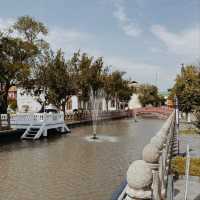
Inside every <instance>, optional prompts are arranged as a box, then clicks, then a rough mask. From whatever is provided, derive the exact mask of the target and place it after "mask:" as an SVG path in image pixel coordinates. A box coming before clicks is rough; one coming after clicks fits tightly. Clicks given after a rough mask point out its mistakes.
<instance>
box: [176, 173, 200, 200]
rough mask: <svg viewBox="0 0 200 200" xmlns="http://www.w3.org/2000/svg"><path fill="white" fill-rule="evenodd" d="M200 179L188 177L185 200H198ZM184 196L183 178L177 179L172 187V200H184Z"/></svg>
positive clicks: (199, 197)
mask: <svg viewBox="0 0 200 200" xmlns="http://www.w3.org/2000/svg"><path fill="white" fill-rule="evenodd" d="M199 190H200V177H197V176H190V177H189V184H188V198H187V200H200V192H199ZM184 195H185V176H182V177H181V178H179V180H178V181H176V182H175V186H174V200H184Z"/></svg>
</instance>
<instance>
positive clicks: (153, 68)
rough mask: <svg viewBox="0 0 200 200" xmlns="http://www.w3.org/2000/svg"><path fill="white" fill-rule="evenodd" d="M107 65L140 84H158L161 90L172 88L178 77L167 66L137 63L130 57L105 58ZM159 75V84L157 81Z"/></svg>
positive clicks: (174, 71)
mask: <svg viewBox="0 0 200 200" xmlns="http://www.w3.org/2000/svg"><path fill="white" fill-rule="evenodd" d="M105 61H106V63H108V64H110V65H112V66H113V68H114V69H118V70H120V71H125V72H127V74H126V77H127V78H129V77H131V78H132V79H133V80H135V81H139V82H140V83H150V84H156V83H158V85H159V88H160V89H161V90H166V89H168V87H170V84H169V83H173V81H174V79H175V76H176V69H175V68H174V69H171V70H169V69H168V67H167V66H165V67H163V66H160V65H158V64H155V65H154V64H150V63H146V62H142V61H136V60H134V59H131V58H130V57H114V56H105ZM157 75H158V82H157V81H156V79H157V77H156V76H157Z"/></svg>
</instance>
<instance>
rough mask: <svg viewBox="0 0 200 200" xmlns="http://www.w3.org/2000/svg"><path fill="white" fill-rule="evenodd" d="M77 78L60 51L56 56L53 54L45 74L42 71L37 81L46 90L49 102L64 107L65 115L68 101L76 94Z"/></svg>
mask: <svg viewBox="0 0 200 200" xmlns="http://www.w3.org/2000/svg"><path fill="white" fill-rule="evenodd" d="M42 70H44V68H43V69H42ZM44 77H45V78H44ZM75 77H76V74H75V72H74V69H73V67H72V66H71V65H69V64H68V63H67V62H66V60H65V58H64V54H63V52H62V51H61V49H60V50H58V51H57V52H56V54H54V53H52V55H51V57H50V59H49V62H48V65H47V66H46V68H45V70H44V71H43V72H42V71H40V73H39V74H38V77H37V80H38V81H39V82H38V83H39V84H43V88H46V95H47V96H46V97H47V100H48V102H49V103H52V104H54V105H56V106H57V107H62V111H63V112H64V113H65V105H66V102H67V99H68V98H69V97H70V96H71V95H73V94H75V92H76V85H75ZM44 79H45V81H44Z"/></svg>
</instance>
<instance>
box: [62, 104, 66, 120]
mask: <svg viewBox="0 0 200 200" xmlns="http://www.w3.org/2000/svg"><path fill="white" fill-rule="evenodd" d="M65 105H66V101H64V102H63V103H62V111H63V113H64V118H65Z"/></svg>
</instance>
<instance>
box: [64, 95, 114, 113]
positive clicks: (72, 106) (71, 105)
mask: <svg viewBox="0 0 200 200" xmlns="http://www.w3.org/2000/svg"><path fill="white" fill-rule="evenodd" d="M86 107H89V105H87V106H86ZM99 107H100V110H102V111H106V110H107V106H106V100H105V99H104V98H102V100H101V102H100V105H99ZM79 108H82V105H81V102H80V101H79V99H78V96H76V95H73V96H71V97H70V98H69V99H68V101H67V103H66V113H72V112H73V111H74V110H78V109H79ZM116 109H117V108H116V102H115V101H114V100H111V101H109V102H108V110H109V111H113V110H116Z"/></svg>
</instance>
